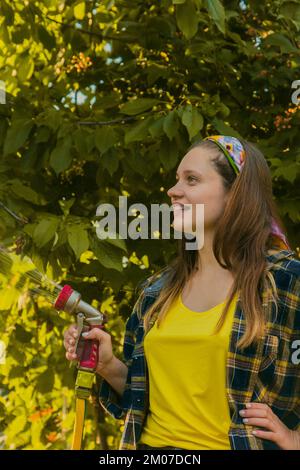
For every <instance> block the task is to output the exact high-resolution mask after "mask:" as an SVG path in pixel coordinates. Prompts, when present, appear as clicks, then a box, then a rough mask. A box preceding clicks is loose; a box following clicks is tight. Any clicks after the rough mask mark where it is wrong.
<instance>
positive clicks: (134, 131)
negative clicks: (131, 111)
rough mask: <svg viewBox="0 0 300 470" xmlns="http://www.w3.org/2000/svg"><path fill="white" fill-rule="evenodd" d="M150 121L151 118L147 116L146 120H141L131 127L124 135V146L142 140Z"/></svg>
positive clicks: (146, 133) (145, 135)
mask: <svg viewBox="0 0 300 470" xmlns="http://www.w3.org/2000/svg"><path fill="white" fill-rule="evenodd" d="M152 120H153V118H152V117H151V116H148V117H147V118H146V119H141V120H140V121H139V122H138V123H137V124H134V125H132V127H131V128H130V129H129V130H128V131H127V132H126V134H125V139H124V142H125V145H128V144H130V143H131V142H138V141H141V140H144V139H145V138H146V137H147V135H148V131H149V123H150V122H152Z"/></svg>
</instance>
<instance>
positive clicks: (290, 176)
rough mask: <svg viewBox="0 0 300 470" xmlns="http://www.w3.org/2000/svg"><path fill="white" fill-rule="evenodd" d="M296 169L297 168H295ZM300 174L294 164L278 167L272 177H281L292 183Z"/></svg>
mask: <svg viewBox="0 0 300 470" xmlns="http://www.w3.org/2000/svg"><path fill="white" fill-rule="evenodd" d="M297 167H298V168H297ZM299 173H300V165H296V164H295V163H291V164H289V165H288V164H283V165H282V166H280V167H278V168H277V169H276V170H275V171H274V174H273V176H274V177H275V176H277V177H278V176H282V178H284V179H285V180H286V181H289V182H290V183H294V181H295V179H296V178H297V176H298V175H299Z"/></svg>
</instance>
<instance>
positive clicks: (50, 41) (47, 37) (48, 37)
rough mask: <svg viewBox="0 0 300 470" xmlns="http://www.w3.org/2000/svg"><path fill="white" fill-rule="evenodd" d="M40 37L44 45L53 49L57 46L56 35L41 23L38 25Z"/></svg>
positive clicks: (49, 49)
mask: <svg viewBox="0 0 300 470" xmlns="http://www.w3.org/2000/svg"><path fill="white" fill-rule="evenodd" d="M38 37H39V40H40V41H41V43H42V44H43V46H44V47H45V48H46V49H48V51H51V50H52V49H54V48H55V46H56V41H55V37H54V36H53V35H52V34H50V33H48V31H47V30H46V29H45V28H44V26H42V25H41V24H40V25H39V26H38Z"/></svg>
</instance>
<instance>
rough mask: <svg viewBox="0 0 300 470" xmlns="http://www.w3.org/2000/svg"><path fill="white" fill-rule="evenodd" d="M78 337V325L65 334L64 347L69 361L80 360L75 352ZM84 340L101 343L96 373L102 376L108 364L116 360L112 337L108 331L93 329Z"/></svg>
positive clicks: (74, 325)
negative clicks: (94, 340)
mask: <svg viewBox="0 0 300 470" xmlns="http://www.w3.org/2000/svg"><path fill="white" fill-rule="evenodd" d="M77 336H78V328H77V325H76V324H72V325H71V326H69V328H68V329H67V330H66V331H65V333H64V347H65V349H66V358H67V359H68V361H74V360H78V359H79V358H78V357H77V355H76V352H75V342H76V339H77ZM84 339H85V340H86V339H96V340H97V341H98V342H99V346H98V364H97V367H96V372H97V373H99V374H101V371H103V370H104V369H105V368H106V367H107V366H108V364H110V363H111V362H112V360H113V359H114V354H113V350H112V342H111V336H110V334H109V333H107V332H106V331H103V330H102V329H100V328H93V329H92V330H90V331H89V332H88V335H87V336H85V337H84Z"/></svg>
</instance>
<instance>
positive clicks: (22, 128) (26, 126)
mask: <svg viewBox="0 0 300 470" xmlns="http://www.w3.org/2000/svg"><path fill="white" fill-rule="evenodd" d="M32 126H33V121H32V120H28V119H26V120H24V119H21V118H17V119H14V120H13V122H12V125H11V127H10V128H9V129H8V131H7V134H6V139H5V143H4V149H3V153H4V155H9V154H10V153H15V152H16V151H17V150H18V149H19V148H20V147H21V146H22V145H23V144H24V143H25V142H26V140H27V137H28V136H29V133H30V131H31V129H32Z"/></svg>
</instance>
